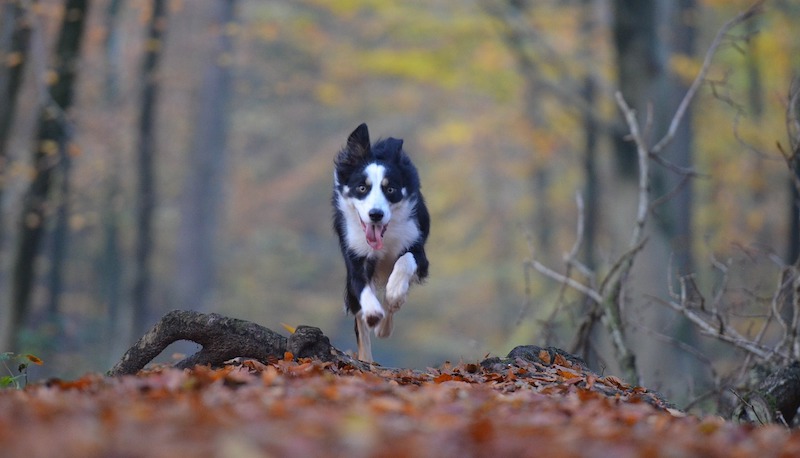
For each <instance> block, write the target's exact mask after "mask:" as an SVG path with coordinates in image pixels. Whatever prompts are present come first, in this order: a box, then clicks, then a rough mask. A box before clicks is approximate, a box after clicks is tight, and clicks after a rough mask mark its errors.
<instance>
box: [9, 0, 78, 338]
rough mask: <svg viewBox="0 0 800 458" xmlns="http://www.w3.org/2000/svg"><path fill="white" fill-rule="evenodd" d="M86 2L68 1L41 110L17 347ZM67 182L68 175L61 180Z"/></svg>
mask: <svg viewBox="0 0 800 458" xmlns="http://www.w3.org/2000/svg"><path fill="white" fill-rule="evenodd" d="M87 12H88V1H87V0H67V2H66V4H65V7H64V15H63V19H62V23H61V31H60V33H59V36H58V41H57V43H56V52H55V55H54V56H53V60H52V63H51V67H50V70H49V74H48V78H47V83H48V91H47V97H46V98H45V100H44V103H43V105H42V106H41V108H40V111H39V121H38V128H37V135H36V139H35V144H34V148H33V168H34V171H35V175H34V177H33V180H32V181H31V183H30V185H29V187H28V190H27V193H26V194H25V197H24V200H23V203H22V212H21V214H20V223H19V228H20V229H19V236H18V241H17V253H16V259H15V262H14V274H13V285H12V304H11V317H10V319H9V321H10V322H11V326H12V329H13V332H14V334H15V338H14V345H15V346H14V347H12V348H17V346H18V345H19V344H20V342H19V335H20V332H21V331H22V328H23V326H24V324H25V321H26V318H27V315H28V313H29V311H30V305H31V292H32V289H33V282H34V279H35V277H36V272H35V261H36V257H37V255H38V254H39V248H40V245H41V242H42V236H43V234H44V228H45V221H46V219H47V217H48V216H49V213H50V212H49V210H50V208H49V206H50V205H51V204H52V201H51V200H52V199H51V196H50V187H51V183H52V175H53V172H54V170H55V168H56V167H57V166H58V164H59V161H60V160H61V159H62V158H63V157H64V155H65V154H67V148H69V147H70V144H69V143H70V141H71V129H72V126H71V124H70V120H69V118H68V110H69V108H70V107H71V105H72V99H73V91H74V83H75V79H76V75H77V70H78V67H79V65H78V61H79V58H80V46H81V41H82V39H83V32H84V28H85V27H84V25H85V23H86V14H87ZM62 178H63V179H64V180H66V179H67V178H66V176H64V177H62Z"/></svg>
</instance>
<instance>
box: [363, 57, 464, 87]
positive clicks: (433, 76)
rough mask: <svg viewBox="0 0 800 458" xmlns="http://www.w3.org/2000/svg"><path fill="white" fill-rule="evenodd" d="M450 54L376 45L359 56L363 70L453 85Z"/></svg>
mask: <svg viewBox="0 0 800 458" xmlns="http://www.w3.org/2000/svg"><path fill="white" fill-rule="evenodd" d="M454 63H455V62H453V60H452V56H448V55H447V53H445V52H432V51H430V50H427V49H379V50H376V51H371V52H365V53H363V55H362V56H360V65H361V67H362V68H364V70H366V71H369V72H372V73H375V74H378V75H384V76H393V77H398V78H403V79H410V80H414V81H417V82H423V83H435V84H438V85H441V86H443V87H453V86H454V85H455V83H456V80H457V76H456V74H455V73H454V70H455V69H456V68H457V67H455V65H454Z"/></svg>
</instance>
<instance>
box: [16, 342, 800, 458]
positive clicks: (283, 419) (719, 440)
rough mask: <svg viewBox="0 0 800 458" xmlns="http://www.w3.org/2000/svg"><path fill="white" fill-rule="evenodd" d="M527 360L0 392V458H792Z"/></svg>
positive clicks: (711, 420)
mask: <svg viewBox="0 0 800 458" xmlns="http://www.w3.org/2000/svg"><path fill="white" fill-rule="evenodd" d="M540 356H541V357H542V359H543V360H544V362H545V364H540V363H538V362H533V363H532V362H526V361H522V360H520V359H517V360H516V361H515V362H514V363H513V364H508V361H507V360H506V361H502V360H496V361H495V362H494V363H491V362H490V363H488V364H487V362H484V363H481V364H470V363H461V364H445V365H444V366H442V367H439V368H436V369H434V368H430V369H428V370H425V371H412V370H405V369H389V368H381V367H379V366H373V367H372V368H370V370H361V369H358V368H355V367H353V366H350V365H346V364H341V363H338V364H337V363H323V362H320V361H316V360H310V359H300V360H297V359H295V358H293V357H292V355H291V354H287V355H286V357H285V358H284V359H283V360H276V361H274V362H272V363H270V364H267V365H264V364H261V363H258V362H255V361H245V362H243V363H241V364H236V365H228V366H225V367H223V368H220V369H210V368H207V367H196V368H195V369H192V370H178V369H172V368H156V369H150V370H146V371H142V372H140V373H139V374H138V375H135V376H120V377H105V376H102V375H97V374H90V375H86V376H84V377H82V378H79V379H77V380H72V381H63V380H50V381H48V382H43V383H36V384H32V385H29V386H28V387H26V388H24V389H21V390H15V389H6V390H2V391H0V456H4V457H17V456H27V457H49V456H59V457H94V456H98V457H99V456H103V457H107V456H125V457H138V456H155V457H161V456H163V457H174V456H185V457H196V456H199V457H203V456H215V457H250V456H254V457H255V456H308V457H310V456H348V457H361V456H408V457H424V456H437V457H440V456H441V457H445V456H458V457H466V456H549V457H569V456H604V457H605V456H613V457H627V456H648V457H649V456H670V457H681V456H719V457H736V456H758V457H762V458H763V457H770V456H800V432H790V431H789V430H787V429H786V428H784V427H781V426H778V425H768V426H753V425H743V424H736V423H732V422H727V421H724V420H723V419H721V418H719V417H707V418H698V417H695V416H692V415H687V414H684V413H682V412H680V411H678V410H676V409H674V408H671V407H670V406H669V405H668V404H667V403H665V402H664V401H663V400H662V399H660V398H659V397H658V395H657V394H655V393H652V392H650V391H648V390H647V389H645V388H642V387H632V386H629V385H626V384H624V383H623V382H621V381H620V380H619V379H618V378H616V377H613V376H606V377H599V376H597V375H596V374H593V373H591V372H589V371H587V370H584V369H582V368H581V367H579V366H578V365H575V364H572V363H571V362H569V361H567V360H565V359H564V358H563V357H561V356H560V355H550V354H544V353H542V354H541V355H540ZM553 356H554V357H553ZM487 361H489V360H487Z"/></svg>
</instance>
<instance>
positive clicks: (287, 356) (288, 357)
mask: <svg viewBox="0 0 800 458" xmlns="http://www.w3.org/2000/svg"><path fill="white" fill-rule="evenodd" d="M293 359H294V355H293V354H292V352H290V351H287V352H286V353H284V354H283V360H284V361H292V360H293Z"/></svg>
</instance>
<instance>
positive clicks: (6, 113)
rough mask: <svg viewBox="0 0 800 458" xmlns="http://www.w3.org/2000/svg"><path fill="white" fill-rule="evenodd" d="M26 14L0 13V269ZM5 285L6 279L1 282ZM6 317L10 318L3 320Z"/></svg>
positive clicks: (0, 307) (17, 9)
mask: <svg viewBox="0 0 800 458" xmlns="http://www.w3.org/2000/svg"><path fill="white" fill-rule="evenodd" d="M28 11H29V8H26V7H25V6H24V5H23V4H22V1H19V0H18V1H6V2H4V3H3V4H2V8H1V9H0V100H2V101H3V103H0V265H5V260H4V259H5V248H6V246H5V236H6V222H5V218H4V216H5V214H4V212H3V195H4V191H5V182H6V177H5V174H6V165H7V163H8V153H7V148H8V142H9V140H10V137H11V126H12V125H13V123H14V116H15V114H16V107H17V96H18V95H19V92H20V87H21V86H22V78H23V74H24V72H25V64H26V63H27V61H28V45H29V43H30V34H31V26H30V21H28V16H27V14H28ZM3 281H5V279H3ZM5 305H6V302H5V300H3V301H0V323H2V324H0V348H11V347H12V346H13V343H12V340H13V332H12V328H11V326H10V324H13V321H14V320H13V319H12V318H10V316H11V315H12V314H11V312H10V311H8V312H5ZM6 313H7V314H8V315H9V316H8V317H7V316H6Z"/></svg>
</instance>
